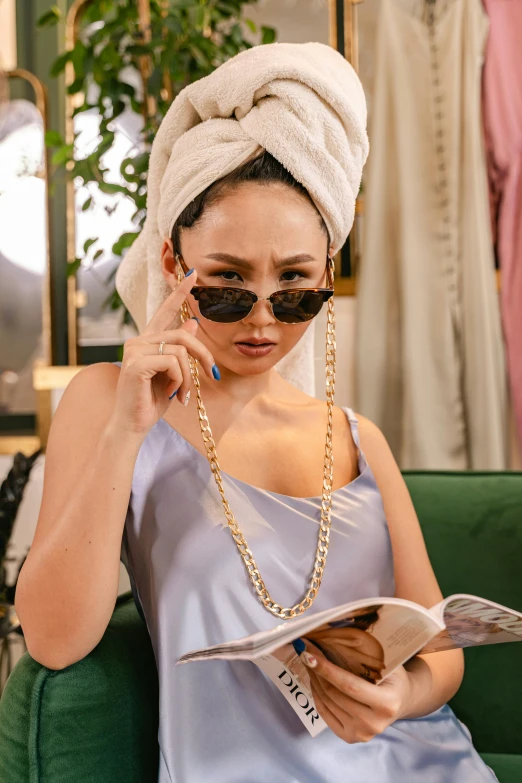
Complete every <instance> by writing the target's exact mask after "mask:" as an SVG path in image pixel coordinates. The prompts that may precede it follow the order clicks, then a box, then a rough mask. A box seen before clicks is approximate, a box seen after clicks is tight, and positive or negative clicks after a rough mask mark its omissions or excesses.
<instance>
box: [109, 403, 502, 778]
mask: <svg viewBox="0 0 522 783" xmlns="http://www.w3.org/2000/svg"><path fill="white" fill-rule="evenodd" d="M343 410H344V411H345V413H346V416H347V419H348V420H349V422H350V428H351V431H352V435H353V439H354V441H355V444H356V445H357V447H358V449H359V451H358V458H359V476H358V477H357V478H356V479H355V480H354V481H351V482H350V483H349V484H347V485H346V486H344V487H342V488H340V489H338V490H334V492H333V493H332V527H331V533H330V549H329V553H328V563H327V566H326V569H325V573H324V577H323V581H322V584H321V589H320V591H319V593H318V596H317V598H316V600H315V602H314V605H313V607H312V608H311V609H310V610H309V611H310V612H315V611H319V610H321V609H325V608H327V607H329V606H335V605H336V604H339V603H343V602H346V601H349V600H355V599H357V598H364V597H368V596H380V595H386V596H391V595H394V593H395V581H394V573H393V557H392V549H391V542H390V536H389V531H388V526H387V523H386V517H385V515H384V512H383V506H382V498H381V495H380V492H379V489H378V487H377V484H376V481H375V477H374V475H373V473H372V470H371V468H370V465H369V464H368V462H367V461H366V458H365V456H364V454H363V452H362V451H361V450H360V441H359V433H358V421H357V418H356V417H355V415H354V413H353V411H352V410H351V409H350V408H343ZM221 475H222V479H223V484H224V487H225V493H226V496H227V498H228V500H229V502H230V505H231V507H232V509H233V511H234V515H235V516H236V518H237V519H238V520H240V524H241V529H242V531H243V533H244V534H245V537H246V538H247V541H248V542H249V544H250V545H251V546H252V549H253V552H254V555H255V558H256V561H257V563H258V565H259V569H260V571H261V574H262V575H263V579H265V580H266V583H267V584H269V585H270V590H271V591H272V594H273V595H274V597H276V599H277V600H278V601H281V602H282V603H283V605H285V606H289V605H291V604H293V602H294V601H295V600H296V596H299V595H301V594H302V593H303V589H304V586H305V585H306V583H307V580H308V579H309V570H310V563H311V560H312V559H313V553H314V551H315V547H316V545H317V531H318V524H319V522H320V517H321V498H320V497H313V498H300V497H291V496H287V495H281V494H279V493H277V492H270V491H268V490H264V489H261V488H259V487H255V486H252V485H251V484H247V483H245V482H244V481H240V480H239V479H237V478H235V477H233V476H230V475H229V474H227V473H224V472H223V471H221ZM121 559H122V561H123V563H124V564H125V565H126V567H127V570H128V574H129V578H130V582H131V586H132V590H133V594H134V598H135V601H136V604H137V606H138V608H139V610H140V611H141V614H142V617H143V619H144V620H145V622H146V624H147V628H148V631H149V634H150V636H151V642H152V645H153V649H154V654H155V660H156V664H157V667H158V676H159V694H160V704H159V716H160V717H159V732H158V740H159V746H160V763H159V776H158V783H202V781H205V783H245V781H248V783H265V782H266V781H270V783H362V781H375V783H377V781H378V783H404V782H405V781H413V780H422V782H423V783H441V781H455V782H456V781H458V782H459V783H461V782H462V783H464V782H466V783H468V782H469V783H471V781H473V783H494V781H497V778H496V776H495V775H494V773H493V772H492V771H491V770H490V768H489V767H488V766H486V764H485V763H484V761H482V759H481V758H480V756H479V754H478V753H477V751H476V749H475V748H474V747H473V744H472V741H471V737H470V733H469V730H468V729H467V727H466V726H465V725H464V724H463V723H461V722H460V721H459V720H458V719H457V717H456V716H455V714H454V712H453V711H452V709H451V708H450V707H449V706H448V705H447V704H444V705H443V706H442V707H440V708H439V709H437V710H435V711H434V712H431V713H429V714H428V715H424V716H422V717H420V718H413V719H411V720H397V721H395V722H394V723H393V724H392V725H391V726H389V727H388V728H387V729H386V730H385V731H384V732H383V733H382V734H378V735H377V736H375V737H374V738H373V739H371V740H370V742H366V743H365V742H359V743H355V744H349V743H347V742H344V741H343V740H341V739H339V737H337V736H336V735H335V734H334V733H333V732H332V731H330V729H326V730H325V731H324V732H322V733H321V734H319V735H318V736H317V737H315V738H314V739H312V738H311V737H310V735H309V734H308V732H307V730H306V728H305V727H304V726H303V724H302V723H301V721H300V719H299V718H298V716H297V715H296V714H295V712H294V711H293V709H292V707H291V706H290V705H289V704H288V703H287V702H286V701H285V699H284V698H283V697H282V695H281V693H279V691H278V690H277V688H276V687H275V686H274V684H273V683H272V682H270V681H269V680H268V679H267V678H266V676H265V675H264V674H263V673H262V672H261V671H260V670H259V669H258V668H257V666H256V665H255V664H254V663H252V662H251V661H217V660H216V661H198V662H195V663H189V664H186V665H184V666H176V660H177V659H178V657H179V656H180V655H182V654H183V653H185V652H188V651H189V650H193V649H196V648H198V647H207V646H209V645H212V644H218V643H220V642H224V641H226V640H227V639H235V638H239V637H241V636H245V635H247V634H251V633H254V632H255V631H261V630H268V629H270V628H274V627H275V626H276V625H279V624H280V623H281V620H280V619H278V618H277V617H274V616H272V615H271V614H270V613H269V612H267V611H266V609H265V608H264V607H263V606H262V605H261V603H260V601H259V599H258V598H257V596H256V595H255V594H254V591H253V589H252V586H251V583H250V580H249V578H248V576H247V574H246V571H245V567H244V565H243V562H242V560H241V558H240V556H239V554H238V551H237V549H236V545H235V543H234V541H233V539H232V536H231V535H230V531H229V529H228V526H227V523H226V519H225V515H224V513H223V506H222V503H221V498H220V495H219V492H218V490H217V487H216V483H215V480H214V476H213V475H212V472H211V470H210V465H209V463H208V460H207V458H206V456H204V455H203V454H201V453H200V452H199V451H198V450H197V449H196V448H195V447H194V446H192V444H190V443H189V442H188V441H186V440H185V439H184V438H183V437H182V436H181V435H180V434H179V433H178V432H177V431H176V430H174V429H173V428H172V427H171V426H170V424H168V423H167V422H166V421H165V420H164V419H159V421H158V422H157V423H156V424H155V426H154V427H152V429H151V430H150V431H149V432H148V434H147V437H146V438H145V440H144V442H143V444H142V446H141V449H140V452H139V455H138V458H137V461H136V465H135V470H134V476H133V481H132V493H131V498H130V503H129V509H128V513H127V518H126V520H125V528H124V537H123V541H122V551H121ZM497 783H498V781H497Z"/></svg>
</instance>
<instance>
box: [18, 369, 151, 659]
mask: <svg viewBox="0 0 522 783" xmlns="http://www.w3.org/2000/svg"><path fill="white" fill-rule="evenodd" d="M119 373H120V370H119V368H118V367H117V366H115V365H111V364H106V363H104V364H95V365H91V366H89V367H87V368H85V369H83V370H81V371H80V372H79V373H78V375H76V376H75V378H74V379H73V380H72V381H71V383H70V384H69V386H68V387H67V389H66V390H65V392H64V394H63V396H62V399H61V400H60V404H59V406H58V409H57V411H56V413H55V415H54V417H53V420H52V424H51V431H50V435H49V441H48V445H47V450H46V461H45V471H44V491H43V498H42V505H41V508H40V514H39V518H38V524H37V528H36V533H35V537H34V540H33V544H32V546H31V549H30V551H29V554H28V557H27V559H26V561H25V563H24V566H23V568H22V570H21V572H20V578H19V581H18V585H17V590H16V597H15V607H16V612H17V614H18V616H19V619H20V622H21V625H22V628H23V631H24V636H25V640H26V644H27V649H28V651H29V653H30V655H31V656H32V657H33V658H34V659H35V660H37V661H38V662H39V663H41V664H43V665H44V666H47V667H49V668H50V669H60V668H64V667H65V666H69V665H71V664H72V663H75V662H76V661H78V660H81V659H82V658H83V657H85V656H86V655H87V654H88V653H89V652H90V651H91V650H92V649H94V647H95V646H96V645H97V644H98V642H99V641H100V640H101V638H102V636H103V634H104V632H105V629H106V627H107V625H108V623H109V620H110V618H111V615H112V612H113V610H114V605H115V602H116V597H117V592H118V578H119V567H120V566H119V563H120V549H121V540H122V534H123V527H124V523H125V517H126V512H127V507H128V502H129V497H130V491H131V484H132V475H133V471H134V465H135V462H136V458H137V454H138V451H139V448H140V445H141V442H142V440H143V438H142V437H141V436H135V437H134V436H131V435H128V434H124V433H122V432H121V431H120V430H118V431H116V429H115V428H113V427H112V426H111V414H112V412H113V408H114V399H115V393H116V385H117V382H118V377H119Z"/></svg>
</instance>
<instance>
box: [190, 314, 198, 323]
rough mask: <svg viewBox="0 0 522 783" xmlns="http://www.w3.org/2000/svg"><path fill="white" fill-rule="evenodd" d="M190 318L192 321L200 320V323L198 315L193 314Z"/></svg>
mask: <svg viewBox="0 0 522 783" xmlns="http://www.w3.org/2000/svg"><path fill="white" fill-rule="evenodd" d="M190 320H191V321H197V322H198V324H199V318H196V316H195V315H193V316H192V318H191V319H190Z"/></svg>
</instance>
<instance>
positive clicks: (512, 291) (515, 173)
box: [482, 0, 522, 447]
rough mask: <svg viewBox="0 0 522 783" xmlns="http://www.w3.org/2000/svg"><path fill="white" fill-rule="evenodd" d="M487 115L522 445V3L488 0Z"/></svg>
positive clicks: (490, 170) (503, 292)
mask: <svg viewBox="0 0 522 783" xmlns="http://www.w3.org/2000/svg"><path fill="white" fill-rule="evenodd" d="M484 5H485V7H486V10H487V12H488V15H489V22H490V27H489V35H488V43H487V47H486V61H485V64H484V73H483V82H482V87H483V117H484V131H485V135H486V154H487V164H488V176H489V190H490V202H491V216H492V224H493V236H494V238H495V244H496V249H497V256H498V260H499V266H500V270H501V311H502V324H503V328H504V338H505V342H506V349H507V363H508V375H509V379H510V387H511V399H512V403H513V410H514V414H515V423H516V428H517V432H518V439H519V443H520V446H521V447H522V46H521V44H520V41H521V39H522V3H521V2H520V0H494V2H493V0H484Z"/></svg>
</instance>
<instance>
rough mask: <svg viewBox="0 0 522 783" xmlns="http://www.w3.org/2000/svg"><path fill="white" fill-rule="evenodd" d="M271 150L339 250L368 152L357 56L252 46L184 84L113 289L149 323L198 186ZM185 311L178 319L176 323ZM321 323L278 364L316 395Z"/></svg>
mask: <svg viewBox="0 0 522 783" xmlns="http://www.w3.org/2000/svg"><path fill="white" fill-rule="evenodd" d="M264 150H267V151H268V152H269V153H270V154H271V155H273V157H274V158H276V159H277V160H278V161H279V162H280V163H282V165H283V166H284V167H285V168H286V169H287V170H288V171H289V172H290V173H291V174H292V176H293V177H294V178H295V179H296V180H297V181H298V182H300V183H301V184H302V185H303V186H304V187H305V188H306V190H307V191H308V193H309V195H310V197H311V198H312V200H313V202H314V203H315V205H316V207H317V209H318V210H319V212H320V213H321V215H322V217H323V219H324V222H325V223H326V226H327V228H328V232H329V235H330V240H331V243H332V245H333V254H334V255H335V253H336V252H337V251H338V250H339V249H340V248H341V247H342V246H343V244H344V243H345V241H346V238H347V236H348V234H349V233H350V230H351V228H352V225H353V220H354V215H355V199H356V197H357V194H358V192H359V187H360V183H361V176H362V169H363V166H364V163H365V161H366V158H367V156H368V150H369V144H368V136H367V132H366V102H365V98H364V92H363V89H362V85H361V83H360V81H359V78H358V77H357V74H356V73H355V71H354V69H353V68H352V66H351V65H350V63H349V62H348V61H347V60H345V58H344V57H343V56H342V55H341V54H340V53H339V52H337V51H336V50H335V49H333V48H332V47H330V46H326V45H325V44H321V43H302V44H293V43H274V44H264V45H260V46H254V47H252V48H251V49H247V50H245V51H243V52H240V53H239V54H237V55H236V56H235V57H233V58H232V59H230V60H228V61H227V62H225V63H223V64H222V65H220V66H219V68H217V69H216V70H215V71H213V73H211V74H210V75H209V76H206V77H204V78H202V79H199V80H198V81H196V82H194V83H193V84H189V85H188V86H187V87H185V88H184V89H183V90H182V91H181V92H180V93H179V95H178V96H177V97H176V99H175V100H174V102H173V103H172V106H171V107H170V109H169V110H168V112H167V114H166V115H165V117H164V119H163V122H162V123H161V126H160V128H159V130H158V132H157V134H156V138H155V140H154V143H153V145H152V151H151V157H150V165H149V174H148V195H147V217H146V220H145V224H144V226H143V230H142V231H141V233H140V235H139V237H137V239H136V240H135V242H134V244H133V245H132V247H131V248H130V249H129V251H128V252H127V254H126V255H125V257H124V259H123V260H122V262H121V264H120V266H119V268H118V271H117V274H116V288H117V290H118V293H119V294H120V296H121V298H122V300H123V302H124V304H125V306H126V307H127V308H128V310H129V312H130V313H131V315H132V317H133V318H134V320H135V322H136V324H137V326H138V329H139V331H140V332H141V331H143V329H144V328H145V326H146V325H147V323H148V322H149V321H150V319H151V318H152V316H153V314H154V313H155V312H156V310H157V309H158V307H159V306H160V305H161V303H162V301H163V300H164V299H165V298H166V297H167V296H168V295H169V293H170V291H171V289H170V287H169V286H168V284H167V283H166V281H165V280H164V278H163V275H162V272H161V259H160V251H161V246H162V242H163V240H164V239H165V238H168V237H170V235H171V231H172V228H173V225H174V223H175V221H176V218H177V217H178V216H179V215H180V213H181V212H182V211H183V209H184V208H185V207H186V206H187V204H189V203H190V202H191V201H192V200H193V199H194V198H195V197H196V196H197V195H198V194H199V193H201V192H202V191H203V190H205V188H207V187H208V186H209V185H211V184H212V183H213V182H215V181H216V180H218V179H220V178H221V177H223V176H225V174H228V173H229V172H231V171H233V170H234V169H236V168H237V167H238V166H240V165H241V164H242V163H244V162H245V161H246V160H247V159H248V158H250V157H252V156H256V155H258V154H261V153H262V152H263V151H264ZM180 324H181V318H178V322H177V323H175V324H173V326H172V328H177V327H178V326H179V325H180ZM313 337H314V329H313V326H312V328H308V329H307V330H306V332H305V333H304V335H303V337H302V338H301V339H300V340H299V342H298V343H297V344H296V345H295V346H294V348H293V349H292V350H291V351H290V352H289V353H288V354H287V356H285V357H284V358H283V359H282V360H281V361H280V362H279V363H278V364H277V365H276V369H277V371H278V372H279V373H280V374H281V375H282V376H283V377H284V378H286V379H287V380H288V381H289V382H290V383H293V384H294V385H295V386H297V387H298V388H300V389H302V390H303V391H305V392H306V393H307V394H310V395H312V396H314V395H315V382H314V377H315V370H314V339H313Z"/></svg>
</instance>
